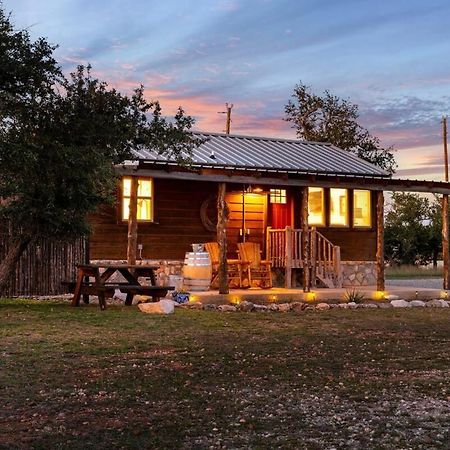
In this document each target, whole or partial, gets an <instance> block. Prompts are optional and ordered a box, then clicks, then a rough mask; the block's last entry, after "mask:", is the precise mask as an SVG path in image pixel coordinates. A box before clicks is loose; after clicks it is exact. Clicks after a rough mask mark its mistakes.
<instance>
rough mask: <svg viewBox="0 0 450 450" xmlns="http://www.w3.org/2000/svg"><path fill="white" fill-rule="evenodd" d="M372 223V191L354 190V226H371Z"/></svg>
mask: <svg viewBox="0 0 450 450" xmlns="http://www.w3.org/2000/svg"><path fill="white" fill-rule="evenodd" d="M371 225H372V217H371V206H370V191H363V190H358V189H355V190H354V191H353V226H354V227H370V226H371Z"/></svg>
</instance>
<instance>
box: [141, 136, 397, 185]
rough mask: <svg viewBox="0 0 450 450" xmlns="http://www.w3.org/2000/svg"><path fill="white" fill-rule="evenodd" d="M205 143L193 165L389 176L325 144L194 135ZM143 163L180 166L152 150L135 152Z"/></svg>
mask: <svg viewBox="0 0 450 450" xmlns="http://www.w3.org/2000/svg"><path fill="white" fill-rule="evenodd" d="M194 135H195V136H197V137H199V138H202V139H204V140H205V142H204V143H203V144H201V145H200V146H199V147H198V148H196V149H195V150H194V151H193V156H192V160H193V163H192V166H193V167H201V168H220V169H232V170H253V171H255V170H257V171H264V172H281V173H302V174H335V175H357V176H364V175H368V176H375V177H388V176H390V174H389V173H388V172H386V171H384V170H382V169H380V168H379V167H377V166H375V165H373V164H371V163H369V162H367V161H364V160H363V159H360V158H358V157H357V156H355V155H353V154H352V153H349V152H347V151H345V150H342V149H339V148H337V147H335V146H334V145H331V144H327V143H322V142H308V141H298V140H292V139H274V138H266V137H256V136H238V135H231V134H230V135H227V134H219V133H194ZM135 154H136V157H137V158H138V159H139V160H140V161H143V162H149V163H154V164H164V165H167V164H169V165H176V162H175V161H174V160H169V159H167V157H164V156H161V155H158V154H157V152H155V151H152V150H151V149H139V150H136V151H135Z"/></svg>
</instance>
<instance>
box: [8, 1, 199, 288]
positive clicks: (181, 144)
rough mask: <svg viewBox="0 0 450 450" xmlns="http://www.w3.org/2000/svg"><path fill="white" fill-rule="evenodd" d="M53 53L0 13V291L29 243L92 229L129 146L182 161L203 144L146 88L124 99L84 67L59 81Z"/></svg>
mask: <svg viewBox="0 0 450 450" xmlns="http://www.w3.org/2000/svg"><path fill="white" fill-rule="evenodd" d="M54 49H55V47H54V46H51V45H49V44H48V43H47V42H46V41H45V40H44V39H39V40H38V41H36V42H32V41H31V39H30V36H29V34H28V33H27V32H26V31H16V30H15V29H14V28H13V26H12V25H11V23H10V18H9V17H7V16H5V14H4V13H3V12H2V11H1V10H0V63H2V68H6V71H4V72H2V75H1V80H0V81H1V84H0V219H1V220H2V221H3V222H4V223H5V222H6V223H8V224H9V226H10V227H11V228H12V231H13V233H12V235H13V241H12V242H11V245H10V250H9V253H8V254H7V256H6V258H5V259H4V260H3V261H2V262H1V263H0V292H2V291H3V290H4V289H5V287H6V285H7V282H8V280H9V278H10V276H11V274H12V273H13V271H14V269H15V266H16V264H17V262H18V260H19V258H20V256H21V254H22V253H23V251H24V250H25V249H26V248H27V247H28V245H29V244H30V243H31V242H33V241H35V240H36V239H38V238H41V237H43V238H52V239H60V240H66V239H71V238H74V237H77V236H82V235H86V234H87V233H88V232H89V226H88V223H87V221H86V216H87V214H88V213H90V212H92V211H94V210H95V209H96V208H97V207H98V206H99V205H100V204H103V203H106V202H108V201H112V199H113V195H112V194H113V191H114V189H115V186H116V182H117V177H116V174H115V170H114V164H119V163H121V162H123V161H124V160H128V159H133V157H134V156H133V149H136V148H138V147H139V146H146V147H151V148H154V149H157V150H158V152H159V153H160V154H165V155H169V156H172V157H174V158H175V159H177V160H178V161H180V162H186V160H188V159H189V156H190V155H191V153H192V149H193V148H194V147H195V146H196V145H198V144H199V143H200V141H199V140H198V139H196V138H194V137H193V136H192V134H191V133H190V131H189V129H190V128H191V126H192V124H193V119H192V118H190V117H189V116H186V115H185V114H184V111H183V110H182V109H181V108H180V109H179V111H178V113H177V114H176V116H175V118H174V120H173V121H168V120H166V119H165V118H164V117H163V116H162V113H161V107H160V105H159V103H158V102H150V103H149V102H147V101H146V100H145V96H144V90H143V87H142V86H141V87H139V88H137V89H136V90H135V91H134V93H133V95H132V96H126V95H123V94H121V93H119V92H118V91H116V90H115V89H110V88H108V85H107V84H106V83H105V82H102V81H99V80H97V79H95V78H93V77H92V76H91V73H90V67H87V68H85V67H83V66H80V67H78V69H77V71H76V72H75V73H73V74H71V76H70V77H69V79H65V78H64V77H63V75H62V73H61V70H60V68H59V67H58V65H57V63H56V61H55V59H54V58H53V56H52V55H53V51H54Z"/></svg>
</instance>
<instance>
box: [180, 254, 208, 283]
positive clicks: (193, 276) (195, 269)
mask: <svg viewBox="0 0 450 450" xmlns="http://www.w3.org/2000/svg"><path fill="white" fill-rule="evenodd" d="M211 276H212V268H211V259H210V257H209V253H208V252H187V253H186V257H185V259H184V267H183V277H184V288H185V289H186V290H187V291H207V290H208V289H209V285H210V283H211Z"/></svg>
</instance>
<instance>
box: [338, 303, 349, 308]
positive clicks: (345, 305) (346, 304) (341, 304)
mask: <svg viewBox="0 0 450 450" xmlns="http://www.w3.org/2000/svg"><path fill="white" fill-rule="evenodd" d="M337 306H338V308H340V309H348V303H339V304H338V305H337Z"/></svg>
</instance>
